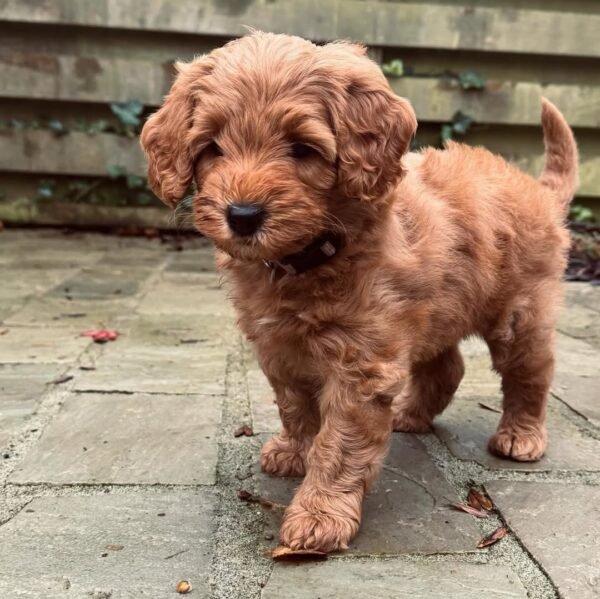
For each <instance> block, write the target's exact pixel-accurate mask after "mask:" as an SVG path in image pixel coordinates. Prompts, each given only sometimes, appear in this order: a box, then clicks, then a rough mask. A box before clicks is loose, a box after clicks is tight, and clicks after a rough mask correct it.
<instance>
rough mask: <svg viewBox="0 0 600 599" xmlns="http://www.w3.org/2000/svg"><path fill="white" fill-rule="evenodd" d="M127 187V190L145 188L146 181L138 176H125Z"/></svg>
mask: <svg viewBox="0 0 600 599" xmlns="http://www.w3.org/2000/svg"><path fill="white" fill-rule="evenodd" d="M127 187H128V188H129V189H141V188H143V187H146V179H145V178H144V177H140V176H138V175H127Z"/></svg>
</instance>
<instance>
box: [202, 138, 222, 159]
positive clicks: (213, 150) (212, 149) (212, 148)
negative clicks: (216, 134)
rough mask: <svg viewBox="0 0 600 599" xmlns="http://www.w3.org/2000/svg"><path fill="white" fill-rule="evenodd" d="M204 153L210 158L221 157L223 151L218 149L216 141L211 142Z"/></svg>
mask: <svg viewBox="0 0 600 599" xmlns="http://www.w3.org/2000/svg"><path fill="white" fill-rule="evenodd" d="M204 151H205V152H206V153H207V154H210V155H211V156H223V150H221V148H220V147H219V144H218V143H217V142H216V141H211V142H210V143H209V144H208V145H207V146H206V148H204Z"/></svg>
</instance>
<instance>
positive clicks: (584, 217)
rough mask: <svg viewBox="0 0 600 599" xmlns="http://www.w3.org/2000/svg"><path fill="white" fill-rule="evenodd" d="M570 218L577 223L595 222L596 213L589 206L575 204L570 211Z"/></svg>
mask: <svg viewBox="0 0 600 599" xmlns="http://www.w3.org/2000/svg"><path fill="white" fill-rule="evenodd" d="M569 220H572V221H574V222H576V223H592V222H594V213H593V212H592V210H590V209H589V208H588V207H587V206H582V205H581V204H573V205H572V206H571V209H570V211H569Z"/></svg>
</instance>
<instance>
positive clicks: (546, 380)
mask: <svg viewBox="0 0 600 599" xmlns="http://www.w3.org/2000/svg"><path fill="white" fill-rule="evenodd" d="M548 312H552V310H551V309H544V310H541V311H537V310H535V311H531V312H529V313H528V314H527V315H525V314H523V313H518V312H515V315H514V323H513V324H512V326H511V335H507V336H506V337H505V338H504V339H497V338H496V339H489V340H488V345H489V347H490V352H491V354H492V360H493V363H494V368H495V369H496V370H497V371H498V372H499V373H500V374H501V375H502V392H503V394H504V402H503V408H504V410H503V414H502V418H501V420H500V424H499V425H498V430H497V431H496V433H495V434H494V435H493V436H492V438H491V439H490V441H489V445H488V447H489V450H490V451H491V452H492V453H494V454H496V455H499V456H501V457H506V458H512V459H513V460H518V461H522V462H530V461H536V460H539V459H540V458H541V457H542V456H543V455H544V451H545V449H546V444H547V434H546V427H545V423H544V421H545V417H546V403H547V400H548V392H549V390H550V384H551V382H552V376H553V373H554V351H553V343H554V320H553V319H552V318H549V317H548V316H547V313H548Z"/></svg>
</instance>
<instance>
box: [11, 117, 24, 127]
mask: <svg viewBox="0 0 600 599" xmlns="http://www.w3.org/2000/svg"><path fill="white" fill-rule="evenodd" d="M8 123H9V125H10V127H11V128H12V129H25V121H21V120H20V119H10V121H8Z"/></svg>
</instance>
